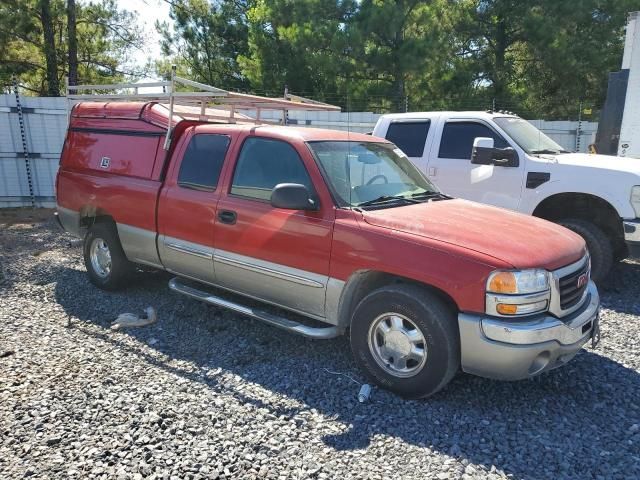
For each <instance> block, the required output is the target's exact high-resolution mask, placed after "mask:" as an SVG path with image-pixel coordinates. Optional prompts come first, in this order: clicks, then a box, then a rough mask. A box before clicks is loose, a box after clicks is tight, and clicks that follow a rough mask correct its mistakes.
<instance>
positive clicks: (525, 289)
mask: <svg viewBox="0 0 640 480" xmlns="http://www.w3.org/2000/svg"><path fill="white" fill-rule="evenodd" d="M548 289H549V272H547V271H546V270H520V271H515V272H513V271H497V272H493V273H492V274H491V275H489V279H488V280H487V292H490V293H507V294H521V293H538V292H542V291H544V290H548Z"/></svg>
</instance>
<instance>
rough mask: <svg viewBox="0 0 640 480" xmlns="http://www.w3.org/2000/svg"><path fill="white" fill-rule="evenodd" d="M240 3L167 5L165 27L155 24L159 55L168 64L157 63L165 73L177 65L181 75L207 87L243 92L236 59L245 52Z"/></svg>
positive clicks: (192, 0)
mask: <svg viewBox="0 0 640 480" xmlns="http://www.w3.org/2000/svg"><path fill="white" fill-rule="evenodd" d="M248 8H249V2H248V1H244V0H219V1H216V2H208V1H207V0H175V1H172V2H171V9H170V16H171V18H172V19H173V21H174V25H173V30H174V31H173V32H172V31H171V29H170V28H169V25H168V24H167V23H166V22H164V23H158V24H156V28H157V30H158V31H159V32H160V34H161V35H162V53H163V54H164V55H166V56H168V57H170V60H169V61H160V62H158V63H157V67H156V68H157V70H159V71H160V73H162V74H166V73H167V70H168V69H167V67H168V64H170V63H176V64H178V65H179V66H180V69H181V72H180V73H181V74H182V75H185V76H188V77H189V78H191V79H193V80H195V81H199V82H203V83H206V84H209V85H215V86H219V87H221V88H227V89H244V88H247V87H248V82H247V81H246V79H245V77H244V76H243V75H242V73H241V71H240V67H239V65H238V57H239V56H241V55H244V54H245V53H246V52H247V37H248V27H247V20H246V12H247V10H248Z"/></svg>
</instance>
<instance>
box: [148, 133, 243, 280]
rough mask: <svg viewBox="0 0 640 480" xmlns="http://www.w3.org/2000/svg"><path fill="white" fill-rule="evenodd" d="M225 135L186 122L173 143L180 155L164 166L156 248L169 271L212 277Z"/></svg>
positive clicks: (209, 278) (203, 277)
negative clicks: (178, 142)
mask: <svg viewBox="0 0 640 480" xmlns="http://www.w3.org/2000/svg"><path fill="white" fill-rule="evenodd" d="M231 140H232V138H231V137H230V136H229V135H222V134H213V133H197V132H196V130H195V128H192V129H191V131H187V132H185V134H184V140H183V143H182V144H181V145H180V146H178V148H177V149H176V153H175V155H177V156H176V158H177V159H180V160H179V161H177V162H173V165H172V166H171V167H170V169H169V172H168V174H167V179H166V181H165V186H164V188H163V190H162V193H161V195H160V199H159V201H158V233H159V237H158V251H159V254H160V259H161V261H162V264H163V265H164V267H165V268H166V269H167V270H169V271H170V272H173V273H177V274H180V275H183V276H186V277H190V278H194V279H197V280H201V281H204V282H209V283H214V282H215V271H214V267H213V249H214V240H215V231H214V224H215V216H216V206H217V204H218V200H219V199H220V191H219V189H218V181H219V179H220V174H221V172H222V167H223V165H224V161H225V157H226V155H227V152H228V150H229V146H230V144H231Z"/></svg>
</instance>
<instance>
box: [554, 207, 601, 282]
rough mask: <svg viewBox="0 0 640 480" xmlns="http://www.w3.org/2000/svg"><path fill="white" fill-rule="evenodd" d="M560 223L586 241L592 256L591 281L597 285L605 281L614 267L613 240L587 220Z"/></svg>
mask: <svg viewBox="0 0 640 480" xmlns="http://www.w3.org/2000/svg"><path fill="white" fill-rule="evenodd" d="M558 223H559V224H560V225H562V226H563V227H566V228H568V229H569V230H571V231H573V232H575V233H577V234H578V235H580V236H581V237H582V238H583V239H584V241H585V242H586V244H587V249H588V250H589V254H590V255H591V279H592V280H593V281H594V282H596V283H598V282H601V281H602V280H604V279H605V278H606V277H607V275H608V274H609V271H610V270H611V267H612V266H613V245H612V244H611V240H609V238H608V237H607V236H606V235H605V233H604V232H603V231H602V230H601V229H600V228H599V227H598V226H596V225H594V224H593V223H591V222H588V221H586V220H578V219H574V218H570V219H566V220H561V221H560V222H558Z"/></svg>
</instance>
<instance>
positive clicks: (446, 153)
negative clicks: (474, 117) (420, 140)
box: [438, 122, 509, 160]
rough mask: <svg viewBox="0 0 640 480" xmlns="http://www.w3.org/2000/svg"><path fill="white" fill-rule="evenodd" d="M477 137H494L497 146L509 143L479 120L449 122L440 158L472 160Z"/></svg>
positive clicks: (505, 146)
mask: <svg viewBox="0 0 640 480" xmlns="http://www.w3.org/2000/svg"><path fill="white" fill-rule="evenodd" d="M477 137H488V138H493V141H494V147H495V148H507V147H508V146H509V144H508V143H507V142H506V141H505V140H504V138H502V137H501V136H500V135H498V134H497V133H496V132H494V131H493V130H492V129H490V128H489V127H487V126H486V125H483V124H481V123H477V122H448V123H446V124H445V126H444V130H443V131H442V140H441V141H440V151H439V152H438V157H440V158H460V159H465V160H471V150H472V149H473V141H474V140H475V139H476V138H477Z"/></svg>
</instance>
